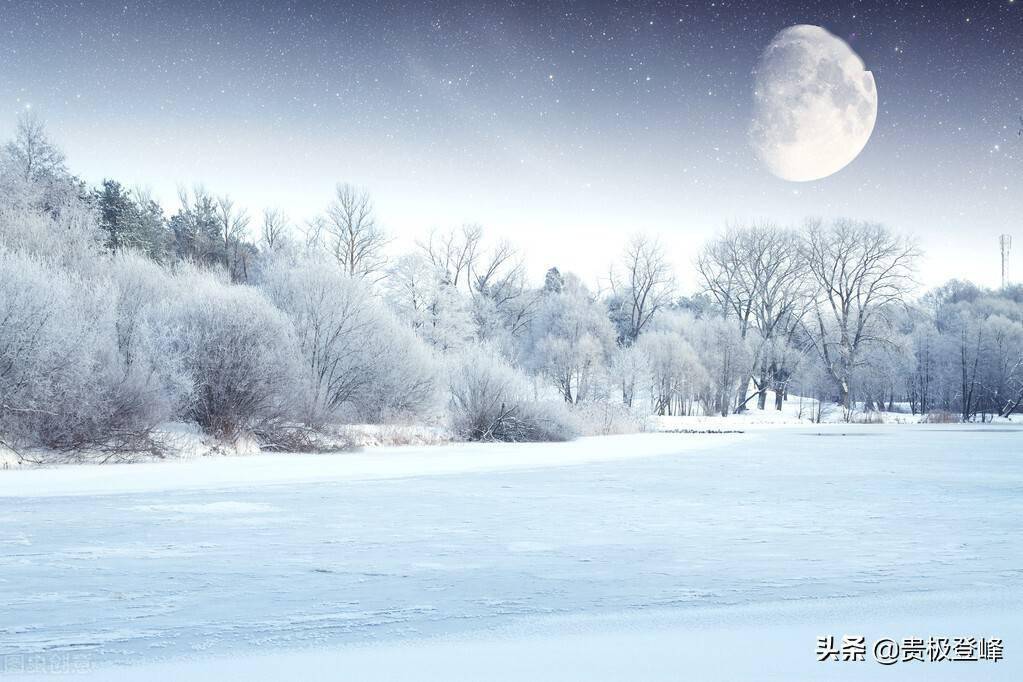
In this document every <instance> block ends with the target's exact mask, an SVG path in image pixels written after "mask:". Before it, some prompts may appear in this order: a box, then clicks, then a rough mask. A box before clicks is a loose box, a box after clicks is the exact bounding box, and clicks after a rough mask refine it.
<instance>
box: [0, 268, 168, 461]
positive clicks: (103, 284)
mask: <svg viewBox="0 0 1023 682" xmlns="http://www.w3.org/2000/svg"><path fill="white" fill-rule="evenodd" d="M116 299H117V289H116V286H115V285H114V284H113V283H112V282H111V281H110V280H109V279H98V278H85V277H82V276H80V275H77V274H73V273H70V272H68V271H66V270H64V269H63V268H61V267H59V266H57V265H55V264H52V263H47V262H45V261H42V260H40V259H39V258H38V257H35V256H31V255H28V254H12V253H7V252H3V251H0V433H2V434H3V435H4V437H5V438H7V439H10V440H13V441H16V442H18V443H23V444H26V445H29V446H40V445H42V446H46V447H49V448H54V449H59V450H74V449H83V448H94V449H99V450H106V451H121V450H127V449H132V448H145V447H147V444H148V443H149V441H148V436H149V433H150V431H151V430H152V428H153V427H154V426H155V425H156V424H157V423H158V422H159V421H160V420H161V419H162V418H163V416H164V413H163V411H161V409H160V408H159V406H158V405H157V404H156V403H154V401H153V400H152V392H151V390H150V389H151V388H152V387H151V386H150V384H149V383H148V382H147V378H146V376H145V374H144V373H136V372H133V371H131V370H130V368H129V367H128V366H127V365H126V363H125V362H124V361H123V357H122V355H121V354H120V353H119V352H118V345H117V316H116V313H115V307H116V306H115V302H116Z"/></svg>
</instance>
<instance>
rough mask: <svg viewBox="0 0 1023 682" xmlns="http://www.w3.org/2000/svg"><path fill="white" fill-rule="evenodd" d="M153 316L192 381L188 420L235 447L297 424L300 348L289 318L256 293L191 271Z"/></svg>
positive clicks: (256, 291) (187, 405) (186, 410)
mask: <svg viewBox="0 0 1023 682" xmlns="http://www.w3.org/2000/svg"><path fill="white" fill-rule="evenodd" d="M155 316H156V317H157V319H156V323H157V325H158V327H159V328H162V330H163V331H164V333H166V334H167V335H168V337H169V338H170V345H169V349H168V350H169V352H170V353H171V354H172V355H173V356H174V357H176V358H179V359H180V362H181V366H182V371H184V372H185V373H186V375H187V377H188V380H189V382H190V391H189V394H188V397H187V401H186V404H185V405H183V406H182V408H180V409H181V410H182V412H183V416H184V417H186V418H188V419H190V420H192V421H195V422H196V423H198V424H199V425H200V426H201V427H202V428H203V430H204V431H206V432H207V433H210V434H212V435H215V436H217V437H219V438H223V439H225V440H230V441H234V440H236V439H237V438H238V437H239V436H242V435H244V434H247V433H253V434H255V435H257V436H260V437H262V438H264V439H266V438H271V439H272V434H273V433H274V431H275V430H276V429H278V428H279V427H280V426H281V425H282V424H284V423H286V422H288V421H289V420H290V419H291V418H292V416H293V413H294V404H295V400H296V393H297V391H298V389H299V384H298V381H297V366H296V358H297V357H298V345H297V343H296V341H295V335H294V332H293V329H292V326H291V323H290V321H289V320H288V318H287V317H286V316H285V315H284V314H283V313H282V312H280V311H279V310H277V309H276V308H274V306H273V305H271V304H270V302H269V301H267V300H266V298H265V297H264V296H263V295H262V294H261V293H260V292H259V291H258V290H256V289H254V288H252V287H248V286H241V285H224V284H223V283H221V282H218V281H217V280H216V279H215V278H213V277H209V276H203V275H198V274H191V273H190V274H188V275H186V276H183V277H181V278H180V280H179V281H178V282H177V286H176V291H175V296H174V297H173V298H171V299H169V300H168V301H167V302H166V303H164V304H163V305H162V306H161V307H160V308H159V309H158V310H157V311H155Z"/></svg>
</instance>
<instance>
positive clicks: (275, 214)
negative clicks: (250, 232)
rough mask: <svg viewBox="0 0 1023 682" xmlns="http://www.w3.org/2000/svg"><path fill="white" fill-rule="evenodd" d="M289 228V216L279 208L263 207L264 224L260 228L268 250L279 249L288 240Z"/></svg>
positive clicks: (261, 237)
mask: <svg viewBox="0 0 1023 682" xmlns="http://www.w3.org/2000/svg"><path fill="white" fill-rule="evenodd" d="M288 229H289V222H288V216H287V215H285V214H284V212H283V211H281V210H280V209H278V208H265V209H263V225H262V226H261V228H260V240H261V241H262V242H263V246H265V247H266V248H267V250H269V251H271V252H273V251H278V250H280V248H281V247H282V246H283V245H284V243H285V242H286V241H287V232H288Z"/></svg>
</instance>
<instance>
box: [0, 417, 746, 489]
mask: <svg viewBox="0 0 1023 682" xmlns="http://www.w3.org/2000/svg"><path fill="white" fill-rule="evenodd" d="M741 438H742V435H741V434H728V435H719V434H714V435H708V436H705V437H704V438H702V439H700V438H686V439H680V438H677V437H674V438H673V437H672V436H671V435H670V434H660V433H650V434H638V435H630V436H606V437H601V438H580V439H578V440H574V441H569V442H566V443H476V444H465V443H463V444H458V445H442V446H417V447H401V446H398V447H382V448H374V449H371V450H366V451H362V452H344V453H337V454H311V455H303V454H260V455H250V456H245V457H201V458H189V459H188V460H187V461H178V460H165V461H158V462H143V463H135V464H118V465H102V466H101V465H96V464H76V465H66V466H57V467H55V468H49V469H47V468H31V469H29V468H21V469H15V470H11V471H6V472H3V475H2V476H0V498H3V497H47V496H63V495H104V494H113V493H143V492H151V493H152V492H163V491H174V490H200V489H220V488H236V487H241V486H264V485H282V484H302V483H317V482H320V483H323V482H329V481H357V480H373V479H381V478H404V477H410V476H423V475H437V474H454V473H469V472H485V471H509V470H517V469H533V468H538V467H539V468H542V467H551V466H566V465H573V464H583V463H587V462H605V461H611V460H618V459H629V458H633V457H651V456H656V455H663V454H668V453H673V452H681V451H688V450H694V449H703V448H707V447H721V446H725V445H728V444H731V443H735V442H737V441H738V440H741Z"/></svg>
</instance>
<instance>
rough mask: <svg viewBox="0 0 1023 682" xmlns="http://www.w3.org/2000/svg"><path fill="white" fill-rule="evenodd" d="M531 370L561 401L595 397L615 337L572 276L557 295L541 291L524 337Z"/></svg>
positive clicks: (595, 303)
mask: <svg viewBox="0 0 1023 682" xmlns="http://www.w3.org/2000/svg"><path fill="white" fill-rule="evenodd" d="M525 344H526V355H525V357H526V358H527V362H528V363H529V366H530V367H531V368H532V369H533V370H534V371H536V372H538V373H539V374H541V375H542V376H544V377H545V378H546V379H547V380H548V381H549V382H550V383H551V385H552V386H554V387H555V388H556V389H557V390H558V392H559V393H561V395H562V397H563V398H564V400H565V402H567V403H576V402H580V401H584V400H587V399H589V398H592V397H595V392H596V388H597V386H598V381H599V379H600V378H601V377H602V375H603V373H604V371H605V368H606V367H607V363H608V361H609V360H610V356H611V352H612V351H613V349H614V347H615V332H614V328H613V327H612V326H611V322H610V321H609V320H608V318H607V315H606V314H605V309H604V307H603V306H602V305H601V304H600V303H599V302H598V301H597V300H596V298H595V297H594V296H593V295H592V294H591V293H590V292H589V290H588V289H587V288H586V286H585V285H584V284H583V283H582V282H580V281H579V279H578V278H576V277H574V276H571V275H570V276H567V277H565V279H564V286H563V287H562V289H561V291H560V292H553V291H545V292H544V294H543V296H541V298H540V301H539V303H538V305H537V311H536V314H535V315H534V317H533V318H532V320H531V321H530V326H529V330H528V332H527V333H526V337H525Z"/></svg>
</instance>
